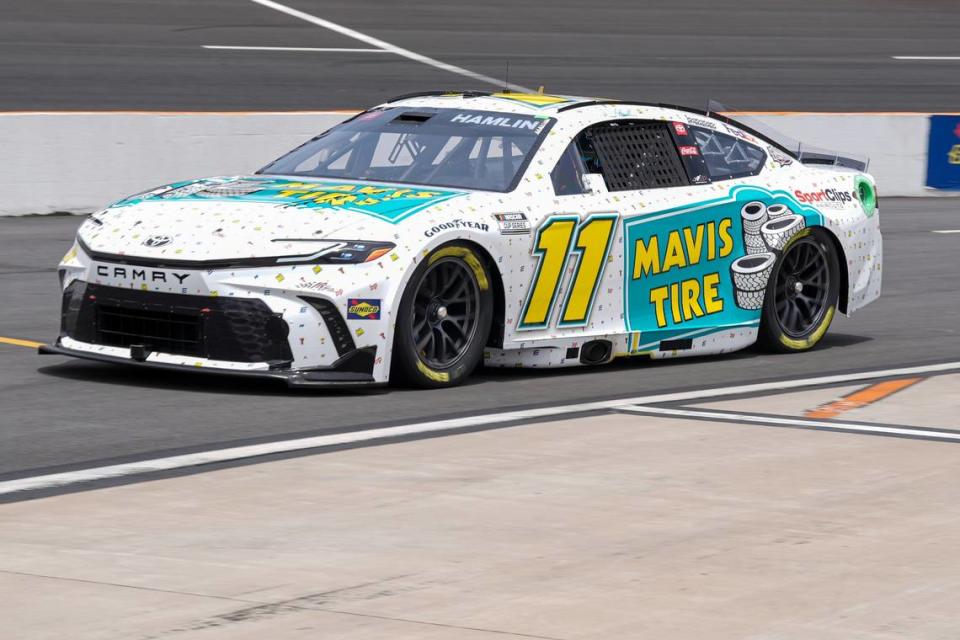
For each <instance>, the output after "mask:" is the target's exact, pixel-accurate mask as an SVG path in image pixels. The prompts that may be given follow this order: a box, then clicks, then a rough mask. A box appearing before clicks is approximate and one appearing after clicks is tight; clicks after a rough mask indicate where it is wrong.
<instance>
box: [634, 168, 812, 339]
mask: <svg viewBox="0 0 960 640" xmlns="http://www.w3.org/2000/svg"><path fill="white" fill-rule="evenodd" d="M821 223H822V215H821V214H820V213H819V212H818V211H817V210H816V209H813V208H811V207H808V206H805V205H802V204H801V203H800V202H798V201H797V200H796V199H794V198H793V197H792V196H791V195H789V194H787V193H786V192H783V191H780V192H770V191H767V190H765V189H759V188H755V187H737V188H735V189H733V190H732V191H731V193H730V195H729V196H728V197H727V198H724V199H721V200H713V201H708V202H701V203H697V204H694V205H691V206H687V207H682V208H678V209H671V210H667V211H662V212H656V213H653V214H649V215H643V216H640V217H633V218H630V219H627V220H626V221H625V223H624V234H623V238H624V242H625V245H626V246H625V247H624V249H625V251H624V255H625V258H626V265H625V267H626V268H625V269H624V280H625V282H624V319H625V323H626V327H627V330H628V331H655V332H656V331H664V332H667V333H669V332H671V331H674V332H675V331H677V330H687V329H698V328H704V327H711V326H716V325H741V324H750V323H755V322H756V321H757V320H758V319H759V317H760V309H761V308H762V307H763V298H764V294H765V292H766V286H767V281H768V280H769V278H770V275H771V273H772V272H773V266H774V264H775V263H776V260H777V257H778V255H779V252H780V250H781V249H783V247H784V245H785V244H786V243H787V242H788V241H789V240H790V238H792V237H793V236H794V235H796V234H797V233H798V232H799V231H801V230H802V229H804V228H805V227H807V226H811V225H816V224H821Z"/></svg>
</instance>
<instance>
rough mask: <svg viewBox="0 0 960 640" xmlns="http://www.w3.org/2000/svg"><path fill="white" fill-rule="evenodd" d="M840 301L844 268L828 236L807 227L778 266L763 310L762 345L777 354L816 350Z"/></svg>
mask: <svg viewBox="0 0 960 640" xmlns="http://www.w3.org/2000/svg"><path fill="white" fill-rule="evenodd" d="M839 297H840V265H839V261H838V259H837V252H836V250H835V249H834V247H833V243H832V242H831V241H830V239H829V238H828V237H827V235H826V233H825V232H823V231H821V230H819V229H816V228H808V229H805V230H804V231H802V232H800V233H799V234H797V235H796V236H794V237H793V238H791V239H790V240H789V241H788V242H787V244H786V245H785V246H784V247H783V251H782V253H781V255H780V259H779V260H778V261H777V264H776V267H775V268H774V271H773V276H771V278H770V281H769V282H768V283H767V292H766V296H765V301H764V305H763V315H762V318H761V320H760V336H759V343H760V345H761V346H763V347H765V348H767V349H769V350H772V351H778V352H786V353H789V352H797V351H807V350H808V349H812V348H813V347H814V346H815V345H816V344H817V343H818V342H820V340H821V339H822V338H823V336H824V334H826V332H827V329H828V328H829V327H830V323H831V322H832V321H833V316H834V314H835V313H836V310H837V301H838V299H839Z"/></svg>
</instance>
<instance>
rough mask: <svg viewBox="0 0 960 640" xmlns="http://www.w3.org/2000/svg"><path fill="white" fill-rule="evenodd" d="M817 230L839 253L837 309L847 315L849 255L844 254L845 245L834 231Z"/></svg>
mask: <svg viewBox="0 0 960 640" xmlns="http://www.w3.org/2000/svg"><path fill="white" fill-rule="evenodd" d="M817 229H820V230H821V231H822V232H823V233H824V234H825V235H826V236H827V238H829V239H830V242H831V243H832V244H833V248H834V250H835V251H836V252H837V261H838V262H839V263H840V265H839V266H840V299H839V300H838V301H837V308H838V309H839V310H840V312H841V313H846V312H847V299H848V298H849V292H850V274H849V273H848V272H847V269H848V267H847V255H846V254H845V253H844V252H843V245H841V244H840V239H839V238H837V236H836V234H834V233H833V231H831V230H830V229H827V228H826V227H817Z"/></svg>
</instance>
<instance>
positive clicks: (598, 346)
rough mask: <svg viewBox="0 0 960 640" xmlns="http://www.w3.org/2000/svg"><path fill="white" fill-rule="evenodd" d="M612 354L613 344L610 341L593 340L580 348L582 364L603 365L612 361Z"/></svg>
mask: <svg viewBox="0 0 960 640" xmlns="http://www.w3.org/2000/svg"><path fill="white" fill-rule="evenodd" d="M612 354H613V343H612V342H610V341H609V340H591V341H590V342H587V343H584V345H583V346H582V347H580V362H581V363H582V364H603V363H605V362H609V361H610V356H611V355H612Z"/></svg>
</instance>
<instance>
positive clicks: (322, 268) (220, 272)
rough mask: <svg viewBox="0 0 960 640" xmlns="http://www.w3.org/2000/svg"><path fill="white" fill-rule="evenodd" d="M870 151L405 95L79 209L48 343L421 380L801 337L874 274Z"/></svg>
mask: <svg viewBox="0 0 960 640" xmlns="http://www.w3.org/2000/svg"><path fill="white" fill-rule="evenodd" d="M844 165H846V166H844ZM865 168H866V167H865V166H864V165H862V164H857V163H855V162H852V161H848V162H845V161H843V159H839V160H838V159H837V158H835V157H832V156H831V157H829V159H827V157H826V156H818V155H816V154H814V155H810V156H805V155H803V154H798V153H795V152H793V151H791V150H789V149H788V148H786V147H784V146H781V145H780V144H779V143H778V142H776V141H774V140H773V139H770V138H768V137H765V136H764V135H761V134H760V133H758V132H756V131H753V130H752V129H750V128H748V127H746V126H744V125H741V124H738V123H737V122H734V121H732V120H730V119H729V118H726V117H723V116H719V115H716V114H707V113H705V112H701V111H695V110H690V109H685V108H681V107H673V106H667V105H653V104H641V103H629V102H620V101H610V100H594V99H588V98H575V97H565V96H545V95H539V94H517V93H495V94H490V93H482V92H452V93H447V92H435V93H430V94H420V95H415V96H406V97H403V98H398V99H395V100H392V101H390V102H388V103H386V104H383V105H380V106H378V107H376V108H374V109H371V110H369V111H365V112H363V113H361V114H359V115H357V116H355V117H353V118H351V119H349V120H347V121H346V122H344V123H342V124H340V125H337V126H335V127H334V128H332V129H330V130H329V131H327V132H325V133H323V134H321V135H319V136H317V137H316V138H314V139H312V140H310V141H309V142H307V143H305V144H304V145H302V146H300V147H298V148H297V149H294V150H293V151H291V152H290V153H288V154H287V155H285V156H283V157H281V158H280V159H278V160H276V161H275V162H273V163H271V164H269V165H267V166H266V167H265V168H263V169H262V170H260V171H259V172H257V173H256V174H255V175H250V176H233V177H221V178H207V179H202V180H194V181H189V182H181V183H176V184H171V185H168V186H164V187H160V188H157V189H153V190H151V191H147V192H145V193H141V194H138V195H135V196H132V197H129V198H127V199H125V200H122V201H120V202H117V203H115V204H113V205H111V206H110V207H108V208H106V209H104V210H102V211H99V212H97V213H95V214H93V215H92V216H90V217H89V218H88V219H87V220H86V221H85V222H84V223H83V225H82V226H81V227H80V230H79V232H78V234H77V238H76V242H75V244H74V246H73V248H71V249H70V251H69V252H68V253H67V255H66V256H65V257H64V258H63V261H62V262H61V264H60V271H59V272H60V279H61V282H62V286H63V314H62V327H61V334H60V337H59V338H58V340H57V341H56V343H55V344H54V345H50V346H46V347H43V348H42V351H43V352H46V353H58V354H66V355H70V356H76V357H80V358H89V359H93V360H102V361H108V362H122V363H135V364H138V365H142V366H152V367H165V368H174V369H178V370H190V371H209V372H217V373H221V374H224V373H227V374H234V375H243V376H261V377H269V378H280V379H283V380H285V381H286V382H287V383H289V384H290V385H295V386H296V385H327V384H351V385H354V384H377V383H386V382H387V381H388V380H394V381H399V382H401V383H406V384H413V385H419V386H425V387H441V386H449V385H454V384H457V383H459V382H461V381H463V379H464V378H466V377H467V376H468V375H469V374H470V373H471V371H473V370H474V368H475V367H476V366H477V365H478V364H479V363H480V362H481V361H483V362H484V364H485V365H486V366H492V367H570V366H582V365H598V364H603V363H607V362H610V361H611V360H613V359H614V358H616V357H619V356H639V355H644V356H648V357H651V358H669V357H678V356H687V355H702V354H713V353H723V352H728V351H733V350H735V349H741V348H743V347H746V346H748V345H751V344H753V343H755V342H760V343H761V344H762V345H763V346H764V347H767V348H770V349H774V350H778V351H785V352H791V351H805V350H807V349H810V348H811V347H813V346H814V345H815V344H817V342H818V341H819V340H820V339H821V338H822V337H823V335H824V333H825V332H826V331H827V328H828V327H829V326H830V322H831V320H832V319H833V316H834V314H835V313H836V312H837V311H840V312H842V313H846V314H850V313H852V312H853V311H855V310H857V309H859V308H860V307H862V306H864V305H865V304H867V303H868V302H870V301H872V300H874V299H876V298H877V297H878V296H879V295H880V281H881V254H882V243H881V237H880V230H879V220H878V215H877V198H876V190H875V185H874V181H873V179H872V178H871V177H870V176H869V175H867V174H866V173H864V169H865Z"/></svg>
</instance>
